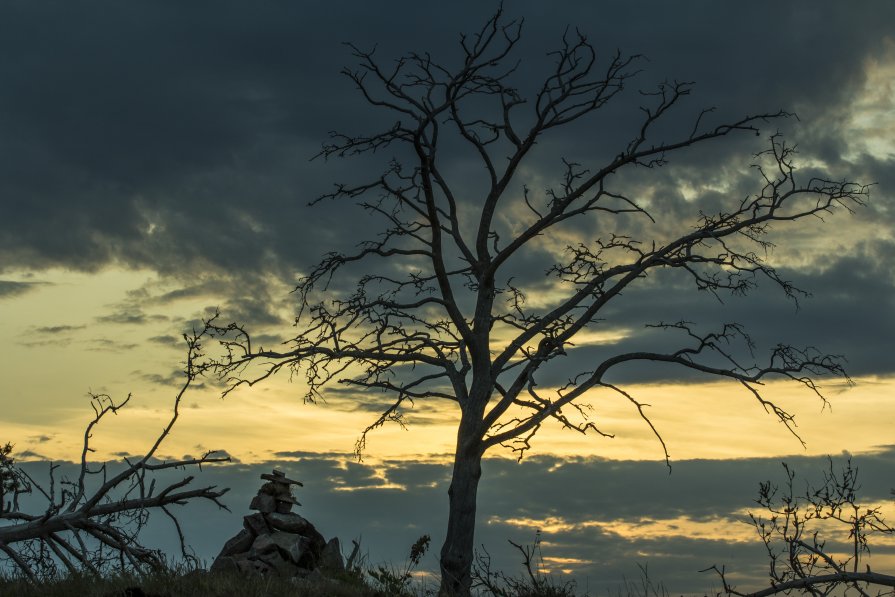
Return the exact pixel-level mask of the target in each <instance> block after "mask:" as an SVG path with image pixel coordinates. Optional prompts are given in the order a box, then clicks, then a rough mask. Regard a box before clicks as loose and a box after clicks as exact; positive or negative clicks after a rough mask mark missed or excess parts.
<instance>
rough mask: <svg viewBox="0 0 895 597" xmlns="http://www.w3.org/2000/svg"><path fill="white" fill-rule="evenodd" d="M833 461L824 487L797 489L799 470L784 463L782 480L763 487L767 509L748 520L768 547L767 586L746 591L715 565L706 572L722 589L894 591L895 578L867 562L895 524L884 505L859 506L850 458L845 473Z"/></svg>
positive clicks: (747, 596)
mask: <svg viewBox="0 0 895 597" xmlns="http://www.w3.org/2000/svg"><path fill="white" fill-rule="evenodd" d="M828 462H829V464H828V467H827V470H826V471H824V479H823V483H822V484H821V485H819V486H812V485H811V484H808V483H806V484H805V487H804V489H803V490H802V491H799V490H797V489H796V487H795V483H794V481H795V478H796V473H795V471H794V470H793V469H792V468H790V467H789V466H788V465H787V464H786V463H784V464H783V468H784V470H785V472H786V481H785V482H784V483H783V484H782V485H776V484H773V483H771V482H770V481H766V482H763V483H761V484H760V486H759V491H758V499H757V500H756V502H757V503H758V505H759V506H761V507H762V508H764V510H765V511H764V512H763V513H761V514H758V515H756V514H750V518H751V520H752V524H753V525H754V526H755V529H756V530H757V531H758V535H759V537H761V540H762V542H763V543H764V546H765V549H766V550H767V554H768V562H769V568H768V577H769V579H770V586H769V587H767V588H765V589H762V590H760V591H755V592H752V593H743V592H741V591H738V590H737V589H736V587H734V586H733V585H731V584H730V583H729V582H728V580H727V578H726V575H725V570H724V569H723V568H718V567H717V566H713V567H712V568H710V569H709V570H714V571H715V572H717V573H718V575H719V576H720V578H721V582H722V586H723V588H724V593H725V594H727V595H739V596H742V597H766V596H768V595H776V594H777V593H786V594H789V593H790V592H792V591H801V592H804V593H808V594H811V595H830V594H834V593H835V594H836V595H861V596H862V597H869V596H870V595H871V594H874V595H883V594H885V595H893V594H895V576H892V575H889V574H882V573H880V572H875V571H873V570H871V569H870V565H869V564H867V563H866V561H865V556H867V555H869V554H870V549H871V546H870V543H871V539H872V538H873V537H874V536H880V535H892V534H895V528H892V527H891V526H890V525H889V524H888V523H887V522H886V520H885V519H884V517H883V515H882V512H881V508H880V506H879V505H875V506H872V507H868V506H866V505H862V504H859V503H858V491H859V489H860V485H859V484H858V468H857V467H855V466H853V465H852V462H851V458H849V459H848V460H847V461H846V463H845V466H844V467H843V468H842V469H841V470H840V471H837V470H836V469H835V468H834V466H833V461H832V459H829V460H828ZM880 587H888V588H887V589H880ZM884 591H885V592H884Z"/></svg>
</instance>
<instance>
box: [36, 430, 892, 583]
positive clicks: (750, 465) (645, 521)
mask: <svg viewBox="0 0 895 597" xmlns="http://www.w3.org/2000/svg"><path fill="white" fill-rule="evenodd" d="M19 456H21V455H19ZM283 456H288V458H284V459H283V460H278V461H274V462H265V463H261V464H257V465H246V464H234V465H231V466H216V467H205V468H204V469H203V472H202V473H201V474H200V475H199V477H198V479H197V481H196V482H195V483H196V484H197V485H201V486H205V485H218V486H222V487H230V488H232V489H231V491H230V492H229V493H227V495H226V496H225V500H224V501H225V503H226V504H227V505H228V506H229V507H230V508H231V510H232V512H229V513H228V512H224V511H217V510H213V509H210V508H208V507H207V505H206V504H196V505H190V506H187V507H186V508H184V509H182V510H178V511H177V512H176V513H177V514H178V515H179V516H180V520H181V523H182V524H183V525H184V530H185V531H186V533H187V537H188V538H189V540H190V543H191V544H192V546H193V547H194V548H195V549H196V552H197V554H198V555H199V557H200V558H203V559H206V560H210V559H211V558H213V557H214V556H215V555H216V554H217V552H218V551H219V550H220V547H221V545H223V543H224V541H226V540H227V539H228V538H229V537H230V536H232V535H233V534H235V533H236V532H237V531H238V529H239V528H240V527H241V521H240V517H241V516H243V515H245V514H247V513H248V509H247V508H248V504H249V502H250V501H251V498H252V496H253V495H254V493H255V492H256V491H257V488H258V487H259V485H260V483H261V480H260V479H259V475H260V474H261V473H263V472H265V471H269V470H270V469H271V468H272V467H277V468H280V469H282V470H284V471H286V472H287V474H288V475H289V476H290V477H293V478H296V479H298V480H300V481H302V482H303V483H304V487H302V488H299V489H298V490H297V498H298V500H299V501H300V502H301V503H302V507H301V508H300V509H299V512H300V513H301V514H302V515H303V516H306V517H307V518H308V519H309V520H311V521H312V522H313V523H314V524H315V525H316V526H317V528H318V529H319V530H320V531H321V532H322V533H323V534H324V535H325V536H326V537H327V538H329V537H332V536H338V537H340V539H341V540H342V545H343V547H344V548H346V550H347V549H350V541H351V540H352V539H359V540H360V543H361V546H362V549H363V550H365V551H366V550H368V551H369V557H370V563H371V564H376V563H379V562H390V563H392V564H394V565H399V564H401V563H402V562H403V561H404V559H405V558H406V557H407V553H408V551H409V547H410V545H411V544H412V543H413V542H414V541H415V540H416V539H417V538H418V537H419V536H421V535H422V534H424V533H428V534H430V535H431V536H432V539H433V549H432V550H431V552H430V554H429V555H427V556H426V559H425V560H424V562H423V567H424V568H425V569H432V570H435V569H437V552H438V548H439V547H440V543H441V541H442V540H443V529H444V528H445V524H446V514H447V495H446V492H447V486H448V483H449V475H450V466H449V465H448V464H437V463H432V462H407V461H387V462H383V463H379V464H358V463H356V462H353V461H352V459H351V457H350V456H349V455H347V454H314V453H308V452H295V453H289V454H283ZM785 460H786V461H787V463H788V464H789V465H790V466H791V468H792V469H793V470H795V472H796V478H795V487H796V490H797V491H801V490H802V488H804V487H805V486H806V483H807V484H812V485H817V484H819V483H820V482H821V481H822V475H823V472H824V471H825V470H827V469H828V466H829V465H828V463H827V461H826V459H825V458H820V457H805V456H795V457H787V458H786V459H785ZM844 462H845V457H844V455H840V456H838V457H836V458H834V459H833V467H834V470H837V471H838V470H839V469H840V468H841V467H842V466H844ZM853 463H854V464H855V465H856V466H857V468H858V471H859V481H860V484H861V489H860V491H859V499H858V503H859V504H869V503H871V502H878V501H886V500H889V499H891V495H890V493H889V491H890V488H891V485H892V482H891V471H892V468H893V465H895V449H893V448H892V447H891V446H889V447H887V448H881V449H880V450H879V451H878V452H875V453H867V454H860V455H855V456H854V457H853ZM25 466H26V467H30V468H29V469H28V470H29V472H32V474H34V475H35V476H37V477H40V475H43V474H45V473H46V463H27V464H26V465H25ZM62 472H67V469H66V471H62ZM172 475H173V474H172ZM172 475H169V476H168V477H164V478H173V476H172ZM767 480H770V481H771V482H772V483H773V484H775V485H780V484H782V483H783V482H784V481H785V476H784V473H783V469H782V467H781V466H780V461H779V459H774V458H765V459H743V460H727V461H724V460H689V461H680V462H675V463H674V468H673V470H672V472H671V474H669V473H668V471H667V469H666V468H665V466H664V464H663V463H661V462H647V461H613V460H600V459H584V458H581V459H566V460H564V459H560V458H556V457H548V456H540V457H533V458H530V459H527V460H524V461H522V462H521V463H517V462H515V461H510V460H486V461H485V463H484V465H483V476H482V481H481V485H480V489H479V496H478V497H479V499H478V504H479V507H478V513H477V518H478V521H479V525H478V528H477V536H476V543H477V545H479V546H483V547H484V548H486V549H487V550H488V552H489V553H490V554H491V556H492V558H493V564H494V567H495V569H497V570H502V571H503V572H506V573H508V574H522V573H523V570H522V569H521V568H520V567H519V561H520V557H519V554H518V553H517V552H515V551H514V550H513V548H511V547H510V546H509V545H508V543H507V540H508V539H510V540H513V541H515V542H517V543H520V544H528V543H530V542H531V541H533V540H534V538H535V533H536V531H537V530H538V526H539V525H540V522H539V521H546V522H547V524H549V521H550V520H561V521H562V522H563V523H564V525H565V526H563V527H562V528H560V529H558V530H547V529H546V528H545V530H542V533H541V539H542V540H543V542H544V544H543V545H542V552H543V555H544V556H545V558H547V561H548V562H549V560H550V558H576V559H580V560H585V561H584V562H583V563H570V564H566V565H563V566H560V567H568V568H571V569H572V570H573V571H574V578H575V579H576V580H577V581H578V583H579V589H581V588H583V585H584V584H585V583H586V584H587V585H588V586H589V587H590V588H591V594H594V593H593V591H594V590H595V589H599V591H600V592H598V593H597V594H604V592H605V591H606V590H612V588H613V587H615V586H617V585H618V584H619V583H621V582H622V577H623V576H624V577H627V578H629V579H630V578H635V579H636V578H638V570H637V567H636V564H638V563H639V564H645V565H647V566H648V568H649V572H650V577H651V578H652V579H653V581H663V582H665V584H666V585H668V588H669V590H670V591H672V593H677V592H688V593H689V592H696V591H704V590H706V589H707V588H708V587H709V586H711V584H712V582H713V581H714V578H713V577H712V576H710V575H705V574H699V572H698V571H699V570H702V569H704V568H707V567H709V566H711V565H713V564H716V565H718V566H722V565H724V566H726V567H727V570H728V572H732V573H737V574H741V575H742V576H743V577H745V578H746V580H745V581H742V582H743V583H744V584H746V583H748V585H749V586H756V585H759V584H761V583H762V582H763V581H762V580H761V578H762V576H763V575H764V574H766V569H767V561H766V557H765V555H764V548H763V546H762V545H761V543H760V542H759V541H758V540H757V535H753V534H752V531H751V529H750V528H749V526H748V524H747V523H746V522H745V521H746V520H747V518H746V517H745V516H744V515H743V514H742V513H741V511H742V510H743V509H748V510H751V511H753V512H754V513H756V514H760V509H759V507H758V506H757V505H756V504H755V502H754V501H753V500H754V498H755V497H756V496H757V492H758V484H759V483H760V482H763V481H767ZM679 517H685V518H686V519H689V520H693V521H697V522H705V523H709V522H712V521H716V520H729V521H730V522H729V524H731V525H734V526H735V527H737V528H732V529H731V530H730V532H731V534H732V536H737V535H738V534H742V533H743V532H745V535H743V536H754V537H755V541H754V542H751V543H746V542H740V543H737V542H732V541H730V540H729V537H728V536H727V534H726V533H725V534H724V535H723V536H705V537H704V538H699V537H688V536H687V534H686V533H687V529H686V528H681V529H679V532H678V533H675V532H674V529H673V528H672V529H670V530H671V532H670V533H668V534H662V535H642V536H638V535H637V534H636V533H635V534H634V535H633V536H626V535H621V534H619V533H617V532H615V531H613V530H612V529H611V528H610V527H606V526H599V525H596V526H595V525H594V523H595V522H596V523H623V524H624V525H628V528H629V529H634V530H636V529H637V528H638V526H648V525H650V524H652V523H654V522H660V523H661V522H662V521H663V520H664V521H673V520H675V519H678V518H679ZM519 520H521V521H528V522H525V523H524V524H523V523H519V522H513V521H519ZM679 524H682V525H686V523H685V522H682V523H679ZM167 525H168V522H167V521H164V522H163V523H160V524H155V525H151V526H150V529H149V537H150V538H157V539H158V540H159V541H160V542H161V544H162V545H170V546H171V547H173V543H171V541H172V540H173V537H171V536H170V535H165V533H167V532H168V530H169V528H170V527H169V526H167ZM721 528H723V525H722V527H721ZM738 531H739V533H738ZM831 545H832V543H831ZM873 545H874V544H873V539H872V538H871V547H873ZM346 546H347V547H346ZM890 551H891V548H890V547H889V548H887V547H884V546H879V545H878V546H876V548H875V549H874V553H890Z"/></svg>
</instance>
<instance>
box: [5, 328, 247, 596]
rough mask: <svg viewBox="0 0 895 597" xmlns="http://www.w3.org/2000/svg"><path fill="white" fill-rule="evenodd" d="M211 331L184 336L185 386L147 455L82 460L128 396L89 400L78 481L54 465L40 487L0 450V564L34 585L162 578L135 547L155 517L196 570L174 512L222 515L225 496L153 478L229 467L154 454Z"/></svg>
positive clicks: (155, 556)
mask: <svg viewBox="0 0 895 597" xmlns="http://www.w3.org/2000/svg"><path fill="white" fill-rule="evenodd" d="M213 330H214V319H213V318H212V319H211V320H210V321H208V322H206V325H205V327H204V328H203V329H202V330H200V331H194V332H193V333H192V334H190V335H188V334H184V340H185V341H186V344H187V358H186V363H185V367H184V381H183V385H182V386H181V388H180V390H179V391H178V393H177V395H176V396H175V398H174V404H173V408H172V412H171V417H170V418H169V419H168V422H167V424H166V425H165V426H164V427H163V428H162V431H161V432H160V433H159V435H158V436H157V437H156V439H155V440H154V441H153V443H152V446H151V447H150V448H149V450H147V451H146V453H145V454H143V455H142V456H139V457H131V458H125V459H124V462H123V463H121V465H120V466H119V467H118V468H117V470H116V468H115V467H114V466H109V465H108V464H107V463H95V462H90V461H89V460H88V455H89V454H90V453H91V452H93V448H92V447H91V445H90V439H91V438H92V437H93V432H94V431H95V429H96V426H97V425H99V424H100V423H101V422H102V420H103V419H104V418H105V417H106V416H108V415H109V414H113V415H114V414H117V412H118V411H119V410H121V409H122V408H124V407H125V406H127V404H128V402H129V401H130V399H131V396H130V395H128V396H127V398H125V399H124V400H121V401H117V402H116V401H115V400H113V399H112V398H111V397H110V396H108V395H106V394H93V393H91V395H90V397H91V406H92V407H93V411H94V415H95V416H94V418H93V420H92V421H91V422H90V423H89V424H88V425H87V428H86V429H85V431H84V442H83V446H82V450H81V455H80V467H79V469H78V476H77V478H76V479H68V478H65V477H61V476H60V475H58V473H57V471H58V469H59V465H58V464H53V463H51V464H50V467H49V475H48V477H49V478H48V480H47V481H46V482H41V481H39V480H37V479H36V478H35V477H34V476H32V475H30V474H28V473H27V472H25V471H24V470H22V469H20V468H18V467H17V466H16V465H15V462H14V461H13V459H12V458H11V456H10V454H11V452H12V446H11V445H10V444H6V446H4V447H3V448H0V481H2V485H0V498H6V499H5V500H0V562H2V560H3V559H4V557H5V558H7V559H8V560H9V561H10V562H11V563H12V564H13V569H15V570H17V571H18V572H20V573H21V574H23V575H24V576H26V577H28V578H29V579H30V580H32V581H39V580H41V579H42V578H47V577H53V576H55V575H56V574H57V572H58V569H59V567H60V566H61V567H64V569H65V570H66V571H67V572H69V573H89V574H94V575H100V574H102V573H103V572H108V571H109V570H113V569H114V570H118V571H120V572H136V573H143V572H146V571H148V570H164V569H166V566H167V565H168V564H169V562H168V561H167V559H166V557H165V554H163V553H162V552H161V551H159V550H157V549H151V548H148V547H146V546H144V545H143V544H142V543H141V540H140V532H141V530H142V529H143V528H144V526H145V525H146V523H147V522H148V520H149V515H150V513H151V512H153V511H155V512H160V513H163V514H164V515H166V516H167V517H168V518H169V519H170V520H171V522H172V524H173V526H174V530H175V532H176V534H177V538H178V540H179V542H180V548H181V555H182V556H183V558H184V560H185V561H186V562H192V564H193V565H196V564H197V563H198V562H196V559H195V556H193V555H192V554H190V553H188V551H187V547H186V542H185V538H184V534H183V530H182V528H181V526H180V523H179V521H178V519H177V516H176V514H175V513H174V512H173V511H172V507H173V506H182V505H184V504H187V503H190V502H196V501H199V500H207V501H209V502H212V503H214V504H215V505H216V506H218V507H219V508H223V509H225V510H226V509H228V508H227V507H226V506H225V505H224V504H223V503H222V502H221V501H220V498H221V496H223V495H224V494H225V493H226V492H227V491H228V489H226V488H223V489H221V488H218V487H215V486H209V487H190V484H191V483H192V482H193V480H194V477H193V476H191V475H190V476H184V477H182V478H180V479H178V480H174V481H170V482H166V483H158V482H157V479H156V478H155V475H156V474H157V473H158V472H159V471H165V470H175V469H185V468H187V467H198V468H201V467H202V465H204V464H213V463H220V462H229V460H230V458H229V457H228V456H226V455H225V454H222V453H219V452H217V451H211V452H207V453H205V454H203V455H202V456H200V457H198V458H189V457H187V458H184V459H179V460H160V459H159V458H158V457H157V455H156V454H157V452H158V449H159V447H160V446H161V445H162V443H163V442H164V440H165V439H166V438H167V437H168V435H169V434H170V433H171V430H172V429H173V428H174V425H175V423H176V422H177V419H178V418H179V415H180V403H181V400H182V399H183V396H184V395H185V393H186V392H187V390H188V389H189V388H190V386H191V385H192V384H193V382H194V381H195V380H196V378H197V376H198V375H199V374H200V373H201V371H202V369H201V367H200V366H199V361H201V360H202V356H203V355H202V341H203V339H205V338H206V337H207V336H208V334H209V332H210V331H213ZM26 493H33V494H36V496H37V497H36V498H35V500H33V501H32V503H30V504H24V503H20V501H19V497H20V495H22V494H26ZM41 502H42V505H41ZM35 504H36V505H35Z"/></svg>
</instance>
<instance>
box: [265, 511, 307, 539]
mask: <svg viewBox="0 0 895 597" xmlns="http://www.w3.org/2000/svg"><path fill="white" fill-rule="evenodd" d="M264 518H265V520H266V521H267V524H268V525H270V527H271V528H273V529H276V530H278V531H285V532H287V533H295V534H297V535H308V533H309V532H316V530H317V529H315V528H314V525H312V524H311V523H310V522H308V521H307V520H305V519H304V518H302V517H301V516H299V515H298V514H295V513H294V512H286V513H272V514H268V515H267V516H265V517H264Z"/></svg>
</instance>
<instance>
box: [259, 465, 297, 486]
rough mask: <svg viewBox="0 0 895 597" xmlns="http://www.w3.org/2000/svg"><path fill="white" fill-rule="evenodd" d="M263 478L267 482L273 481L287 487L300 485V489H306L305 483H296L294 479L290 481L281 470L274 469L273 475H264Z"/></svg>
mask: <svg viewBox="0 0 895 597" xmlns="http://www.w3.org/2000/svg"><path fill="white" fill-rule="evenodd" d="M261 478H262V479H264V480H265V481H273V482H274V483H285V484H286V485H298V486H299V487H304V483H302V482H301V481H296V480H294V479H290V478H289V477H287V476H286V474H285V473H284V472H283V471H281V470H279V469H273V473H272V474H271V473H263V474H262V475H261Z"/></svg>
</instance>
